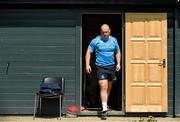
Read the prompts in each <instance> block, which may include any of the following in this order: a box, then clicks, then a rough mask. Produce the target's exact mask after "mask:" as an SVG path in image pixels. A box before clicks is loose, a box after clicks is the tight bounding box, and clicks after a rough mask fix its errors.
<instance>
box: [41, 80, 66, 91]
mask: <svg viewBox="0 0 180 122" xmlns="http://www.w3.org/2000/svg"><path fill="white" fill-rule="evenodd" d="M48 89H50V90H52V92H56V91H57V92H60V93H62V94H64V78H63V77H44V78H43V80H42V82H41V85H40V92H46V90H47V92H49V90H48Z"/></svg>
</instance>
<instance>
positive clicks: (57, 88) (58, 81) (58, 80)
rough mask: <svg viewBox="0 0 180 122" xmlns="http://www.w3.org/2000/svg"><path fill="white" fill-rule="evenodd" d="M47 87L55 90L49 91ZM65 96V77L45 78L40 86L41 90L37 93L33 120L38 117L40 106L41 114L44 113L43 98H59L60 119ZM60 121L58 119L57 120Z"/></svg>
mask: <svg viewBox="0 0 180 122" xmlns="http://www.w3.org/2000/svg"><path fill="white" fill-rule="evenodd" d="M45 87H52V89H53V90H50V91H48V90H47V89H45ZM63 96H64V78H63V77H44V78H43V80H42V83H41V85H40V90H39V91H38V92H37V93H35V101H34V113H33V119H35V117H36V113H37V109H38V104H37V102H38V103H39V110H40V113H41V112H42V110H41V106H42V98H45V99H57V98H59V118H60V119H61V112H62V97H63ZM57 119H58V118H57Z"/></svg>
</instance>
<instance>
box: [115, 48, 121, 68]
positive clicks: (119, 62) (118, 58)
mask: <svg viewBox="0 0 180 122" xmlns="http://www.w3.org/2000/svg"><path fill="white" fill-rule="evenodd" d="M115 56H116V62H117V65H116V71H119V70H120V69H121V52H120V51H118V52H117V53H116V55H115Z"/></svg>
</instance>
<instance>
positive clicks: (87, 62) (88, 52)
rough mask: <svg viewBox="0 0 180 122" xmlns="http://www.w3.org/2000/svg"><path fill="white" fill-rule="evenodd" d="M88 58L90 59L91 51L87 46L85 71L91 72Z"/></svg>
mask: <svg viewBox="0 0 180 122" xmlns="http://www.w3.org/2000/svg"><path fill="white" fill-rule="evenodd" d="M90 60H91V51H90V49H89V48H88V49H87V51H86V72H87V73H89V74H90V73H91V66H90Z"/></svg>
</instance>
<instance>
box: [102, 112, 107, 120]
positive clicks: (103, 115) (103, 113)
mask: <svg viewBox="0 0 180 122" xmlns="http://www.w3.org/2000/svg"><path fill="white" fill-rule="evenodd" d="M107 112H108V110H105V111H101V116H102V119H103V120H105V119H106V117H107Z"/></svg>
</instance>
